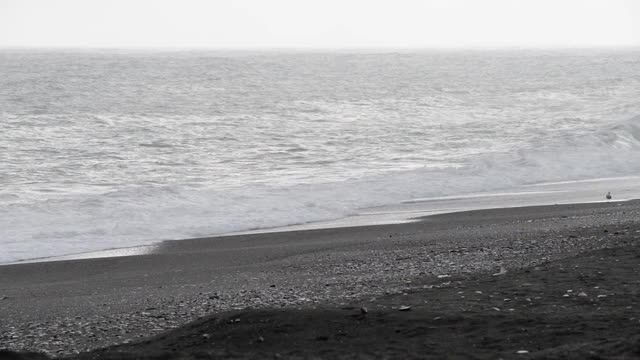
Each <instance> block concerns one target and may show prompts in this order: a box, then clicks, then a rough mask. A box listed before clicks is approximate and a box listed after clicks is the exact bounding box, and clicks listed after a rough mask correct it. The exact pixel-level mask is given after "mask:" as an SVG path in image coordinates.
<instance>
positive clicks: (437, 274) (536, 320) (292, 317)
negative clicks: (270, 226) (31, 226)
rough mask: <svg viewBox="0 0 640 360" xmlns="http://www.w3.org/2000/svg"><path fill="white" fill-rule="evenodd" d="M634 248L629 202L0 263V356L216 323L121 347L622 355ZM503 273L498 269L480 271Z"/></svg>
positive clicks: (637, 228) (639, 209)
mask: <svg viewBox="0 0 640 360" xmlns="http://www.w3.org/2000/svg"><path fill="white" fill-rule="evenodd" d="M638 239H640V203H639V202H638V201H629V202H622V203H601V204H578V205H557V206H541V207H528V208H515V209H495V210H482V211H471V212H464V213H456V214H446V215H437V216H432V217H428V218H425V219H423V220H422V221H419V222H416V223H408V224H395V225H383V226H369V227H355V228H339V229H323V230H312V231H299V232H287V233H270V234H255V235H242V236H234V237H221V238H211V239H193V240H183V241H172V242H165V243H163V244H162V246H161V247H160V248H159V249H158V250H157V251H156V253H153V254H149V255H143V256H130V257H120V258H103V259H86V260H73V261H60V262H48V263H32V264H19V265H8V266H2V267H0V299H2V300H0V318H2V319H3V321H2V323H0V348H2V347H6V348H10V349H14V350H20V349H26V350H38V351H45V352H47V353H48V354H51V355H56V354H72V353H75V352H78V351H88V350H92V349H96V348H100V347H104V346H110V345H113V344H117V343H123V342H135V341H136V340H137V339H141V338H143V337H146V336H149V335H154V334H159V333H164V332H165V331H166V330H168V329H172V328H176V327H178V326H182V325H185V324H186V323H187V322H189V321H191V320H195V319H198V318H200V317H203V316H213V317H212V318H205V319H204V320H202V319H201V320H200V322H198V323H195V324H191V325H188V326H186V327H183V328H180V329H178V330H176V331H177V332H174V333H164V334H165V335H161V337H159V338H157V339H156V340H152V341H150V342H146V343H145V342H143V343H136V345H129V346H126V347H124V348H120V350H123V351H127V352H130V353H131V354H136V353H137V354H138V355H140V354H160V353H164V354H165V355H166V354H171V351H177V352H181V353H194V354H200V355H203V356H204V355H206V354H209V353H211V354H218V355H220V356H222V357H223V358H224V357H240V358H243V357H245V358H246V357H249V358H251V357H256V358H262V357H265V356H266V357H270V356H271V357H273V356H275V354H276V353H277V354H279V355H281V356H285V357H295V356H301V357H305V356H320V357H325V358H335V357H337V355H340V354H342V355H350V354H355V355H362V356H364V357H366V356H374V357H375V356H380V357H385V356H386V357H394V356H395V357H398V358H405V357H418V358H420V357H425V356H427V355H428V354H431V355H433V356H434V357H441V356H445V355H447V354H458V355H459V356H462V357H471V358H473V357H474V356H475V357H488V358H494V357H497V356H498V355H499V354H501V355H500V356H505V357H506V358H509V357H511V355H509V354H515V353H514V351H518V350H526V351H529V353H527V355H517V354H516V355H517V356H541V357H544V356H545V355H544V354H552V353H553V354H556V353H558V354H559V352H558V351H561V350H562V349H564V348H562V346H565V345H563V344H565V343H566V344H568V345H566V346H565V347H566V349H569V350H571V351H573V353H576V354H579V351H583V350H584V349H587V350H584V351H601V352H602V351H604V354H606V353H607V352H610V353H612V354H613V353H614V352H615V351H618V350H620V349H626V350H620V351H623V352H624V351H626V352H627V353H629V354H633V353H632V351H637V348H638V345H637V338H634V337H633V336H632V335H634V334H636V333H637V332H633V331H631V330H632V329H637V328H638V327H640V322H638V321H637V319H638V318H640V315H639V314H638V302H639V300H638V276H637V274H638V270H640V269H638V263H640V261H638V260H637V259H638V257H637V256H638V248H637V245H638V243H639V241H638ZM602 249H604V250H602ZM612 264H614V265H616V266H613V265H612ZM500 267H503V268H504V269H506V270H507V273H506V274H505V275H497V276H492V274H494V273H496V272H498V271H499V270H500ZM559 274H560V275H559ZM522 284H533V285H530V286H529V285H526V286H525V285H522ZM595 286H598V287H599V289H595V288H594V287H595ZM565 288H566V289H565ZM567 290H572V291H571V292H567ZM582 292H584V293H585V294H586V296H582V295H580V293H582ZM565 295H568V296H565ZM598 295H605V297H598ZM536 296H538V297H539V299H537V300H536V299H535V297H536ZM504 299H509V300H508V301H506V300H504ZM527 299H530V300H531V301H528V300H527ZM587 300H588V301H587ZM571 301H574V302H571ZM362 306H364V307H366V308H367V313H366V314H361V312H360V310H359V309H360V307H362ZM399 306H410V307H411V310H410V311H406V312H405V311H399ZM494 308H497V309H499V310H495V309H494ZM247 309H252V310H247ZM509 309H514V310H509ZM561 310H562V311H561ZM227 311H236V312H231V313H228V312H227ZM588 311H592V312H591V313H589V312H588ZM211 314H213V315H211ZM589 314H591V315H589ZM596 315H597V316H596ZM600 315H602V316H600ZM436 318H439V319H436ZM236 319H239V321H237V322H236ZM442 319H445V321H444V322H442V321H441V320H442ZM530 319H533V322H531V323H529V322H528V321H529V320H530ZM629 319H635V322H634V320H629ZM231 320H233V322H231ZM576 321H578V322H577V324H578V325H576V326H577V327H575V326H573V325H571V324H574V323H576ZM341 324H342V325H341ZM465 329H466V330H465ZM522 329H528V330H526V331H524V330H522ZM545 329H552V330H553V331H551V330H549V331H550V332H545V331H546V330H545ZM576 329H577V330H576ZM392 330H393V331H392ZM396 330H398V332H396ZM554 331H555V332H554ZM521 332H522V333H521ZM563 332H564V333H566V334H567V335H566V336H565V337H562V336H559V335H558V334H560V333H563ZM343 333H344V334H343ZM532 333H534V334H535V335H531V334H532ZM456 334H457V337H456V336H454V335H456ZM523 334H524V335H523ZM545 334H546V335H545ZM525 335H526V336H525ZM563 336H564V335H563ZM482 337H484V338H486V339H485V340H482ZM453 338H460V339H463V340H460V341H457V340H456V341H453V340H451V339H453ZM467 338H469V339H470V340H464V339H467ZM179 339H181V340H179ZM187 339H191V340H189V341H187ZM474 339H475V340H474ZM514 339H515V340H514ZM518 339H520V340H518ZM523 339H525V340H526V339H531V341H530V342H529V343H527V342H526V341H525V340H523ZM634 339H635V340H634ZM446 340H449V341H446ZM580 344H584V346H582V345H580ZM525 345H526V346H525ZM581 346H582V347H581ZM634 346H635V348H634ZM521 347H522V349H520V348H521ZM559 347H561V348H559ZM578 348H579V349H578ZM591 348H594V349H596V348H597V349H600V350H597V349H596V350H588V349H591ZM614 348H615V349H618V350H615V351H614V350H613V349H614ZM332 349H335V350H332ZM580 349H582V350H580ZM603 349H604V350H603ZM607 349H610V350H607ZM629 349H631V350H629ZM634 349H635V350H634ZM332 351H333V352H332ZM562 351H564V350H562ZM618 352H619V351H618ZM174 355H175V353H174ZM355 355H354V356H355ZM636 355H637V354H636ZM84 356H89V357H99V356H103V357H106V358H109V357H113V353H112V352H109V351H106V352H102V351H101V352H98V353H92V354H91V355H84ZM167 356H169V357H171V356H170V355H167ZM207 356H208V355H207ZM514 356H515V355H514ZM356 357H357V356H356Z"/></svg>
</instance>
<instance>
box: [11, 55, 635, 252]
mask: <svg viewBox="0 0 640 360" xmlns="http://www.w3.org/2000/svg"><path fill="white" fill-rule="evenodd" d="M638 176H640V51H635V50H626V51H622V50H611V51H604V50H581V51H577V50H576V51H542V50H540V51H533V50H531V51H450V52H445V51H441V52H427V51H425V52H415V53H411V52H395V53H394V52H386V53H362V52H361V53H348V52H342V53H321V52H297V53H296V52H263V53H260V52H223V51H200V52H198V51H183V52H143V51H129V52H127V51H74V50H66V51H45V50H42V51H35V50H30V51H26V50H0V263H3V262H11V261H17V260H22V259H33V258H41V257H50V256H58V255H64V254H73V253H81V252H88V251H96V250H102V249H112V248H121V247H131V246H137V245H145V244H150V243H154V242H158V241H160V240H165V239H182V238H193V237H201V236H210V235H216V234H225V233H231V232H240V231H247V230H252V229H265V228H273V227H281V226H286V225H292V224H305V223H310V222H321V221H327V220H335V219H341V218H345V217H348V216H353V215H358V214H360V213H362V212H367V211H369V213H370V214H372V213H374V212H372V211H371V210H370V209H377V208H385V207H386V209H387V210H388V209H392V208H393V207H394V206H400V204H416V203H421V204H423V205H422V210H426V211H428V210H429V209H428V207H429V206H430V205H429V204H430V203H431V204H433V202H430V201H429V199H432V200H433V199H440V200H442V199H455V198H457V197H464V196H468V194H482V193H487V192H490V193H491V194H504V193H514V192H521V191H522V189H528V190H526V191H528V192H531V193H532V194H535V193H546V194H548V193H549V192H547V191H538V190H536V189H539V188H536V186H543V187H544V186H547V185H545V184H548V183H552V184H585V183H587V184H588V183H590V182H589V181H590V180H592V179H602V178H606V179H614V180H615V179H627V182H626V184H627V185H628V184H629V183H634V182H635V180H633V179H636V177H638ZM629 179H631V180H629ZM585 180H587V181H586V182H585ZM598 181H600V180H598ZM572 186H573V185H571V186H565V187H564V188H563V189H564V190H562V192H566V191H569V190H567V189H571V188H572ZM639 186H640V184H639ZM531 189H534V190H536V191H533V190H531ZM581 189H582V190H581V191H586V190H584V187H581ZM599 190H600V189H598V191H599ZM553 191H560V190H558V189H555V190H553ZM589 191H590V190H589ZM630 194H631V195H633V191H630ZM596 195H597V197H598V199H600V198H601V197H602V196H603V194H602V193H599V192H598V193H597V194H596ZM475 196H477V195H473V196H471V198H473V197H475ZM494 198H495V199H499V198H500V195H496V197H494ZM425 199H426V200H425ZM550 201H551V200H550ZM425 204H426V205H425ZM496 204H497V205H500V201H499V200H498V201H497V203H496ZM407 206H413V205H407ZM367 209H369V210H367ZM388 212H389V213H390V212H393V211H388Z"/></svg>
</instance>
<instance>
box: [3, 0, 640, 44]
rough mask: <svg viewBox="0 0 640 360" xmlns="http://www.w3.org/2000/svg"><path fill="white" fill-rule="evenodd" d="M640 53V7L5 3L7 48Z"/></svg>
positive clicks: (459, 1)
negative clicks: (639, 49)
mask: <svg viewBox="0 0 640 360" xmlns="http://www.w3.org/2000/svg"><path fill="white" fill-rule="evenodd" d="M597 46H610V47H625V46H640V0H0V47H116V48H137V47H154V48H158V47H162V48H164V47H169V48H171V47H177V48H385V47H391V48H443V47H444V48H459V47H597Z"/></svg>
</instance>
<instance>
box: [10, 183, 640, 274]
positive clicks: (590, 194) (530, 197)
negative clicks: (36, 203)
mask: <svg viewBox="0 0 640 360" xmlns="http://www.w3.org/2000/svg"><path fill="white" fill-rule="evenodd" d="M528 189H533V190H528ZM605 189H612V190H607V191H612V192H613V193H614V196H615V198H614V199H612V200H606V199H605V198H604V192H603V191H604V190H605ZM639 198H640V177H623V178H604V179H588V180H582V181H574V182H559V183H541V184H535V185H529V186H525V187H522V188H521V189H520V191H513V192H488V193H477V194H466V195H459V196H447V197H439V198H429V199H414V200H410V201H405V202H402V203H399V204H395V205H387V206H381V207H376V208H370V209H362V210H361V211H360V212H359V213H358V214H357V215H353V216H348V217H345V218H341V219H336V220H331V221H321V222H311V223H306V224H292V225H288V226H283V227H275V228H263V229H256V230H248V231H239V232H232V233H227V234H212V235H211V236H210V237H211V238H212V239H211V241H215V237H217V236H233V235H246V234H261V233H272V232H288V231H304V230H315V229H329V228H340V227H353V226H372V225H389V224H401V223H408V222H413V221H418V220H419V218H422V217H425V216H431V215H439V214H447V213H456V212H463V211H470V210H486V209H497V208H510V207H523V206H543V205H560V204H589V203H599V202H622V201H628V200H632V199H639ZM161 243H162V241H155V242H154V243H152V244H149V245H143V246H133V247H124V248H113V249H104V250H98V251H91V252H84V253H76V254H62V255H60V256H53V257H44V258H37V259H24V260H19V261H16V262H7V263H0V266H1V265H11V264H24V263H32V262H47V261H64V260H80V259H95V258H104V257H119V256H135V255H145V254H150V253H153V252H154V251H156V250H157V249H158V247H159V246H160V245H161Z"/></svg>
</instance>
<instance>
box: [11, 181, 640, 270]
mask: <svg viewBox="0 0 640 360" xmlns="http://www.w3.org/2000/svg"><path fill="white" fill-rule="evenodd" d="M597 180H598V179H597ZM591 181H596V180H591ZM584 182H589V181H588V180H584ZM551 184H556V183H551ZM540 193H544V192H540ZM523 194H524V195H530V194H529V193H497V194H496V193H488V194H480V195H467V196H446V197H438V198H426V199H415V200H407V201H403V202H402V203H401V204H403V205H413V204H423V203H429V202H431V201H439V200H460V199H473V198H478V197H488V196H513V195H523ZM533 194H538V193H537V192H534V193H533ZM635 200H639V199H636V198H624V199H614V200H591V201H583V202H575V203H572V202H569V203H563V202H560V203H556V204H553V205H551V204H535V205H524V206H522V205H519V206H518V205H516V206H502V207H479V208H461V209H449V210H424V209H423V210H413V211H406V212H397V211H395V212H391V213H386V212H380V213H376V212H370V213H364V214H356V215H350V216H347V217H344V218H339V219H335V220H328V221H316V222H309V223H302V224H291V225H285V226H275V227H268V228H260V229H249V230H242V231H234V232H230V233H225V234H214V235H210V236H206V237H204V238H206V239H212V240H213V239H216V238H220V237H230V236H243V235H254V234H269V233H286V232H297V231H310V230H322V229H338V228H352V227H363V226H384V225H396V224H407V223H412V222H419V221H423V220H424V219H425V218H428V217H431V216H438V215H447V214H458V213H466V212H470V211H484V210H499V209H514V208H529V207H538V206H557V205H590V204H601V203H622V202H627V201H635ZM410 214H413V215H410ZM416 214H419V215H418V216H415V215H416ZM378 215H380V216H382V219H380V220H376V218H375V217H376V216H378ZM361 218H364V220H362V219H361ZM198 239H201V238H186V239H168V240H158V241H155V242H152V243H150V244H146V245H135V246H129V247H121V248H109V249H102V250H95V251H87V252H81V253H72V254H62V255H55V256H48V257H40V258H31V259H23V260H17V261H11V262H7V263H0V267H2V266H7V265H18V264H31V263H39V262H54V261H55V262H57V261H69V260H83V259H99V258H110V257H122V256H141V255H148V254H153V253H154V252H155V251H156V250H157V249H159V248H161V247H162V244H163V243H165V242H173V241H191V240H198Z"/></svg>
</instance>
